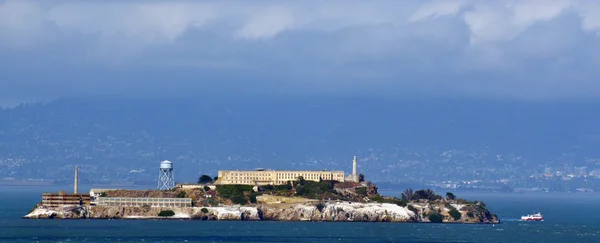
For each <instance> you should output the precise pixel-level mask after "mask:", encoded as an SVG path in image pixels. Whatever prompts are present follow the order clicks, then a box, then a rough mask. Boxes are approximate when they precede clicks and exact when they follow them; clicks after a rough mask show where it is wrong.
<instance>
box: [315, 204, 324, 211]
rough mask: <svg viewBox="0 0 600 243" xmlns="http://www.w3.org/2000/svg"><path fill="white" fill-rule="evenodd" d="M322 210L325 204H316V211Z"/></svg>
mask: <svg viewBox="0 0 600 243" xmlns="http://www.w3.org/2000/svg"><path fill="white" fill-rule="evenodd" d="M323 208H325V204H322V203H319V204H317V209H318V210H319V212H323Z"/></svg>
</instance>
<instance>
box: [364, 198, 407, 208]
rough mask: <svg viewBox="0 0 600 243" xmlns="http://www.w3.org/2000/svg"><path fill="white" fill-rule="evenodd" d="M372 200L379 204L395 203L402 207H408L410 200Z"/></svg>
mask: <svg viewBox="0 0 600 243" xmlns="http://www.w3.org/2000/svg"><path fill="white" fill-rule="evenodd" d="M371 200H373V201H375V202H378V203H393V204H396V205H398V206H400V207H406V205H408V200H404V199H398V198H395V197H382V196H374V197H372V198H371Z"/></svg>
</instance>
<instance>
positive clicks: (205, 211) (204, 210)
mask: <svg viewBox="0 0 600 243" xmlns="http://www.w3.org/2000/svg"><path fill="white" fill-rule="evenodd" d="M200 212H203V213H208V209H206V208H202V209H200Z"/></svg>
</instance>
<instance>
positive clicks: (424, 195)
mask: <svg viewBox="0 0 600 243" xmlns="http://www.w3.org/2000/svg"><path fill="white" fill-rule="evenodd" d="M414 199H415V200H419V199H421V200H430V201H433V200H440V199H442V196H440V195H436V194H435V192H433V190H431V189H425V190H418V191H416V192H415V195H414Z"/></svg>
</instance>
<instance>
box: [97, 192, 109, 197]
mask: <svg viewBox="0 0 600 243" xmlns="http://www.w3.org/2000/svg"><path fill="white" fill-rule="evenodd" d="M107 196H108V195H106V192H102V193H100V196H99V197H107Z"/></svg>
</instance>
